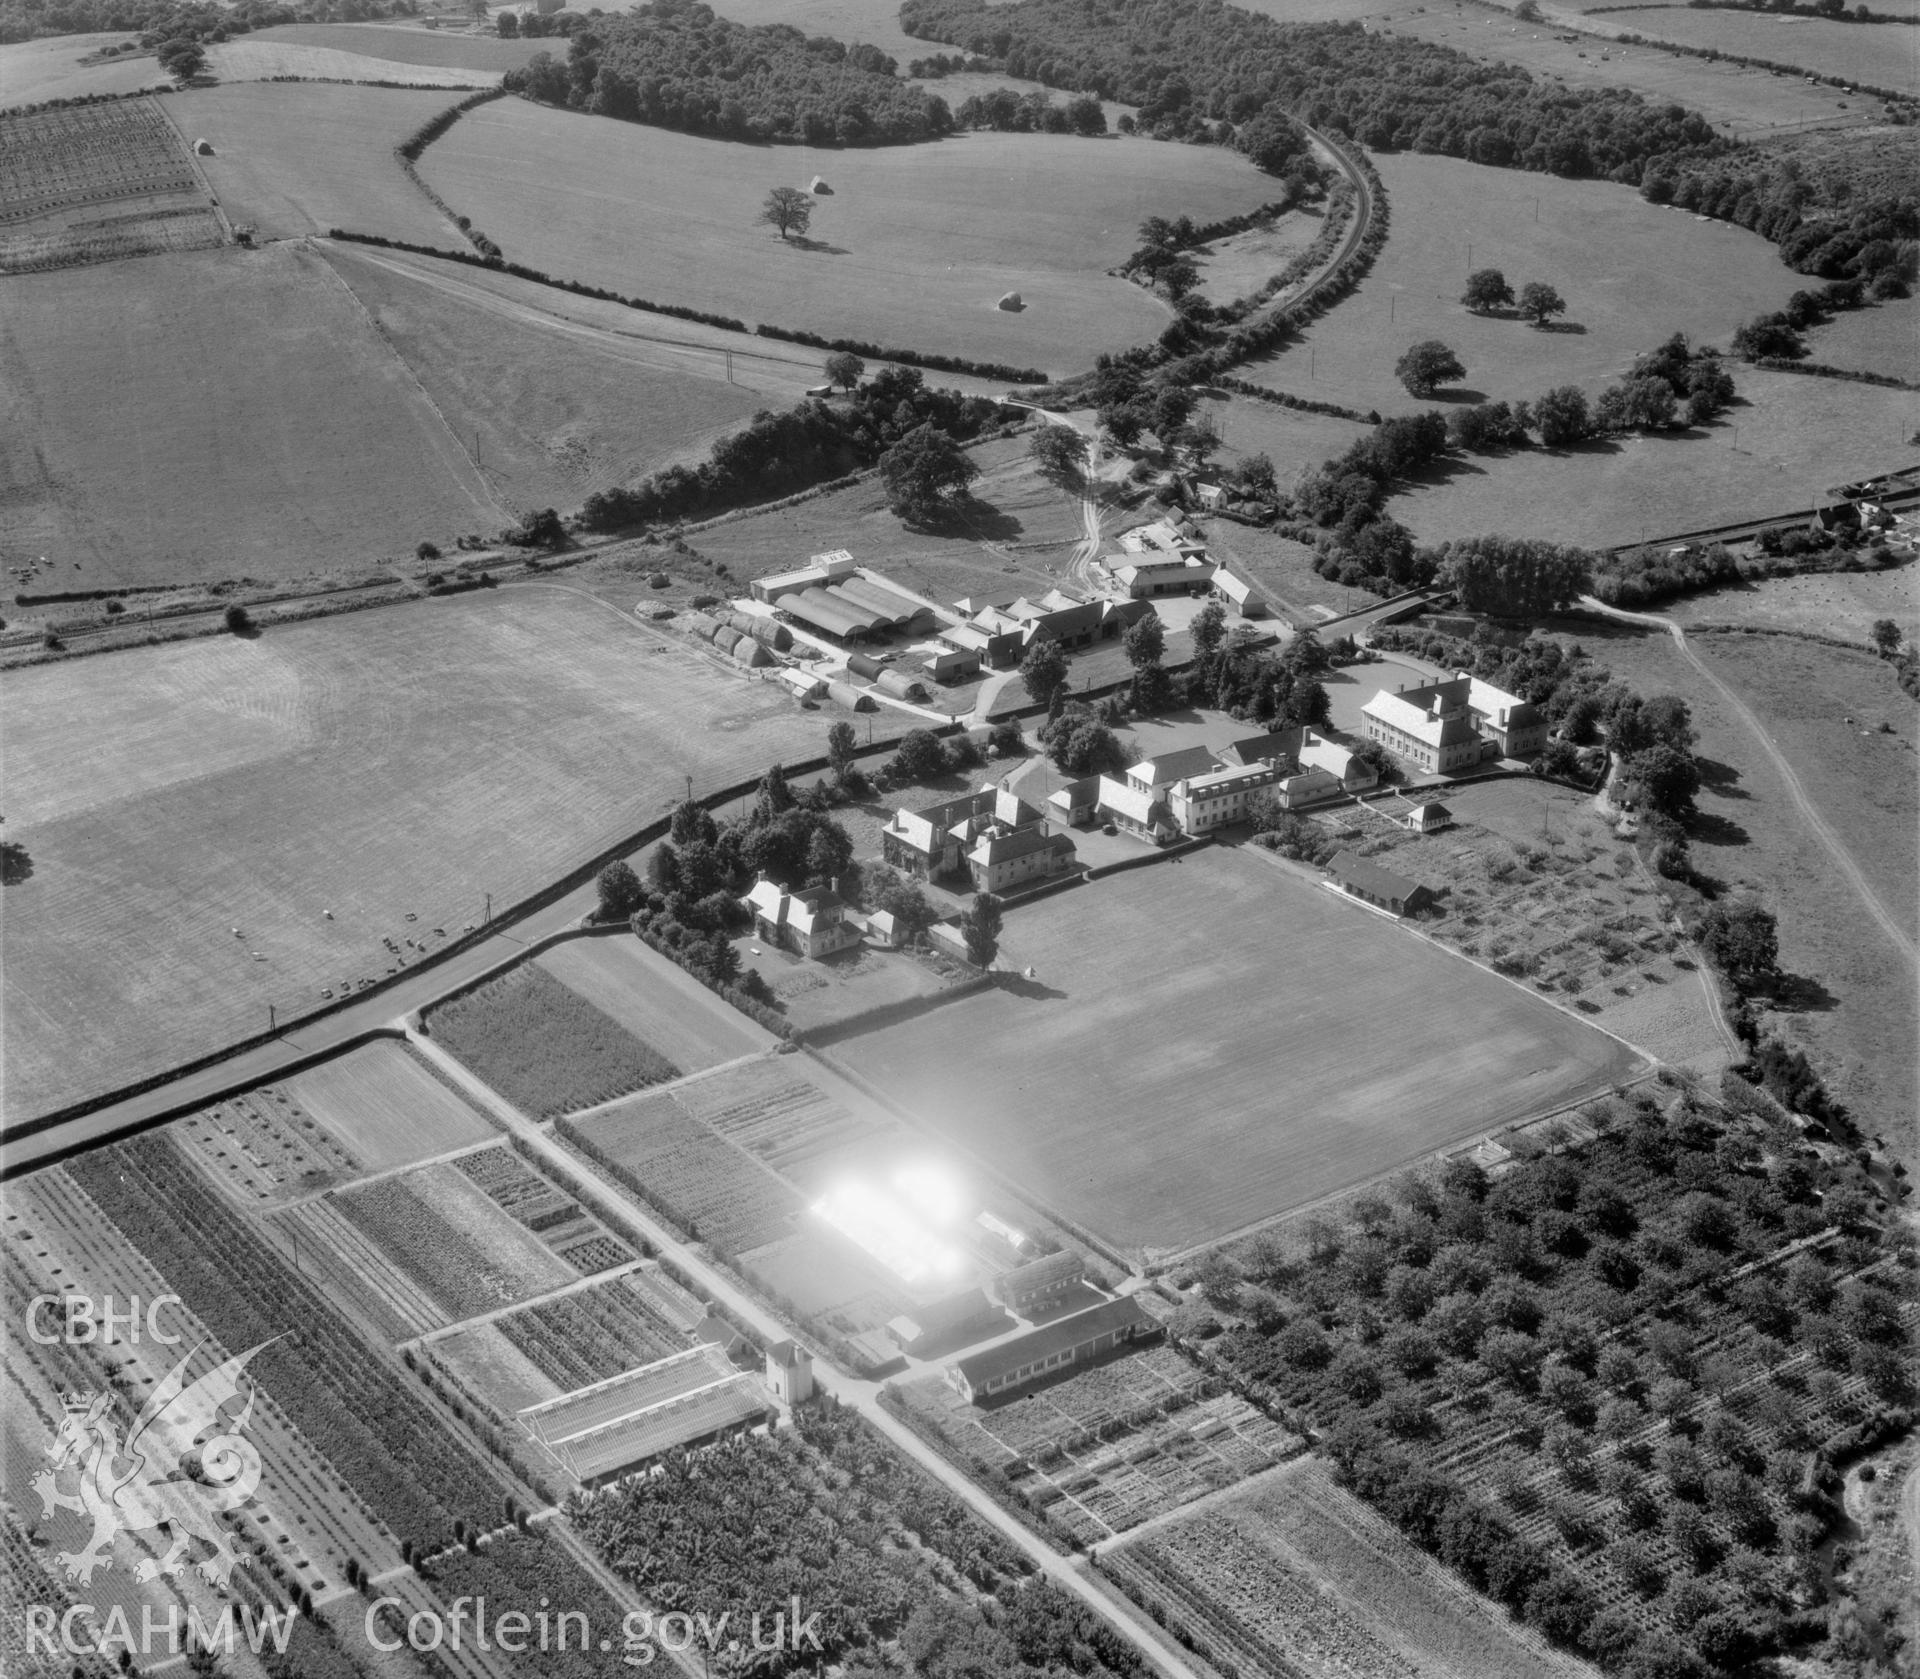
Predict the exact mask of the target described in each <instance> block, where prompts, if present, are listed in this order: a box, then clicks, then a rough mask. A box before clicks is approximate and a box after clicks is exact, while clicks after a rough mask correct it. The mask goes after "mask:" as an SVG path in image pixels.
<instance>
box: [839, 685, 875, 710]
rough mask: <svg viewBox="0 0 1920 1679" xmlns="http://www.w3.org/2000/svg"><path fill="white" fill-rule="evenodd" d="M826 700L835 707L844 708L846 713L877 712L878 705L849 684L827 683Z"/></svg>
mask: <svg viewBox="0 0 1920 1679" xmlns="http://www.w3.org/2000/svg"><path fill="white" fill-rule="evenodd" d="M827 698H828V699H830V700H832V701H833V703H834V704H835V705H838V706H845V707H846V709H847V710H848V711H878V710H879V709H880V707H879V705H878V704H877V703H876V702H875V700H874V697H873V696H872V695H871V694H869V693H865V692H863V691H862V690H861V689H859V688H856V687H854V686H853V684H852V683H850V682H829V683H828V684H827Z"/></svg>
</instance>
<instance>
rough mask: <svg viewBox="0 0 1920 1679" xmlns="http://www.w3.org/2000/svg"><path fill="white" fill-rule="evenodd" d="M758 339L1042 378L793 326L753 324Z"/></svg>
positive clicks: (1024, 370) (944, 368)
mask: <svg viewBox="0 0 1920 1679" xmlns="http://www.w3.org/2000/svg"><path fill="white" fill-rule="evenodd" d="M753 330H754V332H755V334H756V335H757V336H758V337H761V338H779V339H783V340H784V341H785V342H787V343H789V344H805V345H807V346H809V347H810V348H812V349H815V350H845V351H848V352H849V353H851V354H853V355H856V356H871V357H872V358H873V359H874V360H875V361H897V362H903V363H905V364H906V365H907V366H908V367H930V368H932V369H933V370H934V372H936V373H971V374H973V375H975V376H976V377H977V378H981V379H1004V380H1006V381H1007V382H1008V383H1010V384H1032V383H1037V382H1040V381H1043V380H1045V378H1046V374H1045V373H1044V372H1043V371H1042V370H1041V369H1039V368H1037V367H1013V366H1010V365H1009V364H1008V363H1006V362H1003V361H974V360H972V359H971V358H970V357H967V356H936V355H930V354H927V353H924V352H922V351H919V350H890V349H888V348H886V347H885V346H884V345H881V344H869V343H867V342H865V341H864V340H863V339H858V338H823V337H822V336H821V335H820V334H819V333H817V332H803V331H800V330H798V329H796V328H793V327H781V326H757V327H755V328H754V329H753Z"/></svg>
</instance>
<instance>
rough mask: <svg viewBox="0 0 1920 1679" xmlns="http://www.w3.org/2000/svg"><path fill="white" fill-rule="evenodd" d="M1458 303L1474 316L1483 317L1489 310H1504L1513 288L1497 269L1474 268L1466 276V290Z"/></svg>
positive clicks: (1511, 298) (1510, 300) (1509, 301)
mask: <svg viewBox="0 0 1920 1679" xmlns="http://www.w3.org/2000/svg"><path fill="white" fill-rule="evenodd" d="M1460 301H1461V302H1462V303H1464V304H1465V305H1466V306H1467V307H1468V308H1469V309H1471V310H1472V311H1473V312H1474V313H1475V314H1476V315H1484V314H1485V313H1486V312H1487V311H1488V310H1489V309H1504V308H1505V307H1506V306H1507V305H1508V304H1509V303H1511V302H1512V301H1513V287H1512V286H1510V285H1508V284H1507V277H1506V275H1504V274H1502V273H1501V272H1500V270H1499V269H1497V268H1476V269H1475V270H1474V271H1473V272H1472V273H1471V274H1469V275H1468V276H1467V289H1466V290H1465V291H1464V292H1462V293H1461V294H1460Z"/></svg>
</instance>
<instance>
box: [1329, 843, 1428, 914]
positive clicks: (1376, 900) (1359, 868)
mask: <svg viewBox="0 0 1920 1679" xmlns="http://www.w3.org/2000/svg"><path fill="white" fill-rule="evenodd" d="M1327 874H1328V876H1329V877H1330V878H1331V880H1332V882H1333V884H1334V885H1335V886H1337V887H1338V888H1339V889H1340V890H1341V891H1342V892H1344V893H1346V894H1347V896H1348V897H1350V898H1358V899H1359V900H1360V901H1361V902H1362V903H1363V904H1371V905H1372V906H1373V907H1374V908H1375V909H1383V910H1385V911H1386V912H1387V913H1388V914H1389V915H1412V914H1413V913H1414V912H1415V911H1417V910H1422V909H1425V908H1426V907H1427V906H1428V905H1429V904H1431V903H1432V902H1433V889H1432V888H1431V887H1427V886H1422V885H1421V884H1420V882H1419V881H1417V880H1409V879H1408V878H1407V877H1406V876H1405V875H1403V874H1395V873H1394V872H1393V870H1391V869H1383V868H1382V867H1381V866H1380V865H1379V864H1378V863H1376V862H1373V861H1372V860H1371V859H1369V858H1366V857H1362V856H1360V855H1359V853H1357V852H1353V851H1342V852H1340V853H1338V854H1337V855H1336V856H1335V857H1334V859H1333V861H1332V862H1331V863H1329V864H1328V865H1327Z"/></svg>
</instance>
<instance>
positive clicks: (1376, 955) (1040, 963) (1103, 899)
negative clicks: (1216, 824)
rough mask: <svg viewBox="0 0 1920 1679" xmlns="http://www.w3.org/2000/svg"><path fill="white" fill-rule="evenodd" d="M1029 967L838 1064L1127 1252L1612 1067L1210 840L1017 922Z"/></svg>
mask: <svg viewBox="0 0 1920 1679" xmlns="http://www.w3.org/2000/svg"><path fill="white" fill-rule="evenodd" d="M1003 946H1004V950H1005V958H1004V959H1005V961H1006V963H1007V965H1008V966H1010V967H1015V968H1024V967H1026V966H1028V965H1031V966H1033V967H1034V968H1035V970H1036V976H1037V977H1036V978H1034V979H1032V980H1020V979H1017V978H1011V979H1009V981H1008V982H1007V983H1006V984H1005V985H1003V986H1002V987H1000V988H998V989H996V990H993V991H990V992H985V993H981V994H978V995H976V996H973V997H968V998H964V999H962V1000H961V1001H959V1002H957V1003H952V1004H949V1005H948V1006H947V1007H945V1008H943V1009H940V1010H938V1011H936V1012H935V1013H933V1014H931V1015H926V1016H922V1017H921V1018H920V1019H918V1020H913V1021H909V1022H905V1023H903V1024H901V1025H898V1026H892V1027H888V1028H886V1029H885V1030H883V1031H879V1032H873V1033H869V1034H866V1035H863V1036H860V1037H856V1038H852V1039H849V1040H847V1041H846V1042H844V1043H842V1044H840V1045H838V1046H837V1047H836V1048H835V1050H834V1051H833V1054H834V1055H835V1056H836V1057H838V1058H840V1059H842V1060H844V1061H846V1062H847V1063H848V1064H849V1065H851V1066H852V1067H854V1068H856V1069H857V1070H858V1071H859V1072H861V1073H862V1074H863V1075H865V1076H866V1077H867V1078H869V1079H871V1080H872V1081H873V1082H874V1083H875V1084H877V1085H879V1086H880V1087H881V1088H882V1089H884V1090H886V1091H887V1092H888V1094H889V1095H891V1096H892V1097H893V1098H894V1099H895V1100H897V1101H898V1102H900V1103H901V1104H902V1105H903V1106H904V1107H905V1108H906V1110H907V1111H908V1112H909V1113H910V1114H911V1115H913V1117H914V1118H915V1119H916V1120H917V1121H918V1122H919V1123H921V1124H924V1125H927V1126H930V1127H933V1128H935V1129H937V1130H938V1131H940V1132H941V1133H942V1134H943V1135H945V1136H947V1137H949V1138H951V1139H952V1140H953V1141H955V1142H956V1143H959V1144H960V1145H962V1146H963V1147H965V1148H967V1149H968V1150H970V1151H971V1152H972V1153H973V1155H974V1156H975V1157H976V1158H978V1159H980V1160H983V1161H986V1162H988V1163H990V1164H991V1165H992V1166H993V1167H994V1168H995V1169H996V1170H998V1171H1000V1172H1002V1173H1004V1174H1005V1175H1007V1176H1008V1177H1010V1178H1011V1179H1013V1180H1014V1181H1015V1182H1017V1183H1018V1184H1020V1185H1021V1186H1022V1188H1024V1189H1025V1190H1026V1191H1027V1192H1028V1193H1029V1194H1031V1195H1033V1196H1035V1197H1036V1198H1038V1200H1040V1201H1041V1202H1042V1203H1043V1204H1045V1205H1047V1206H1049V1207H1052V1208H1054V1209H1057V1210H1058V1211H1059V1212H1061V1213H1063V1214H1065V1215H1066V1216H1067V1217H1069V1218H1071V1219H1074V1220H1076V1221H1078V1222H1080V1223H1082V1224H1085V1225H1088V1226H1090V1227H1092V1228H1093V1229H1094V1230H1097V1231H1099V1232H1101V1233H1102V1234H1104V1235H1105V1236H1106V1237H1107V1238H1108V1239H1109V1240H1111V1241H1113V1242H1115V1243H1117V1244H1119V1245H1121V1246H1123V1247H1126V1248H1129V1249H1134V1250H1139V1249H1160V1250H1177V1249H1180V1248H1184V1247H1187V1246H1191V1245H1193V1244H1197V1243H1200V1242H1204V1241H1209V1240H1213V1239H1217V1238H1219V1237H1220V1236H1223V1235H1225V1234H1226V1233H1227V1232H1229V1231H1231V1230H1235V1229H1238V1228H1241V1227H1242V1226H1245V1225H1248V1224H1252V1223H1255V1222H1257V1221H1258V1220H1261V1219H1264V1218H1268V1217H1271V1216H1273V1215H1274V1214H1277V1213H1281V1212H1284V1211H1286V1210H1287V1209H1288V1208H1290V1207H1297V1206H1299V1205H1301V1204H1302V1203H1304V1202H1307V1201H1311V1200H1314V1199H1316V1198H1317V1197H1319V1196H1322V1195H1327V1194H1331V1193H1332V1192H1334V1191H1335V1190H1338V1189H1340V1188H1343V1187H1345V1186H1346V1185H1348V1184H1351V1183H1355V1182H1358V1181H1359V1180H1361V1179H1363V1178H1366V1177H1369V1176H1372V1175H1373V1174H1375V1173H1378V1172H1383V1171H1386V1170H1387V1169H1389V1168H1390V1167H1392V1166H1394V1165H1396V1164H1398V1163H1400V1162H1401V1161H1404V1160H1407V1159H1409V1158H1412V1157H1414V1156H1417V1155H1422V1154H1426V1153H1429V1152H1431V1151H1433V1150H1435V1149H1438V1148H1440V1147H1442V1146H1444V1145H1445V1144H1447V1143H1449V1142H1451V1141H1454V1140H1456V1139H1458V1138H1461V1137H1465V1136H1470V1135H1472V1134H1474V1133H1476V1132H1479V1131H1484V1130H1490V1129H1492V1128H1494V1127H1495V1126H1498V1125H1500V1124H1503V1123H1506V1122H1510V1121H1512V1120H1515V1119H1518V1118H1520V1117H1522V1116H1523V1115H1525V1114H1529V1113H1534V1112H1539V1111H1542V1110H1544V1109H1547V1108H1550V1107H1554V1106H1557V1105H1559V1104H1562V1103H1567V1102H1571V1101H1574V1100H1577V1099H1578V1098H1579V1097H1580V1096H1582V1095H1584V1094H1586V1093H1588V1092H1590V1091H1592V1090H1594V1089H1596V1088H1599V1087H1601V1086H1603V1085H1605V1084H1607V1083H1608V1082H1610V1081H1611V1080H1613V1079H1615V1078H1618V1077H1621V1076H1624V1075H1626V1074H1628V1073H1629V1072H1630V1071H1632V1070H1633V1069H1634V1067H1635V1066H1636V1065H1637V1058H1636V1057H1635V1056H1634V1055H1633V1054H1632V1053H1631V1052H1630V1051H1629V1050H1627V1049H1626V1048H1625V1046H1624V1045H1622V1044H1620V1043H1618V1042H1616V1041H1615V1040H1614V1039H1612V1038H1609V1037H1607V1036H1605V1035H1604V1034H1603V1033H1600V1032H1597V1031H1595V1030H1594V1029H1593V1028H1591V1027H1588V1026H1585V1025H1582V1024H1581V1023H1580V1022H1579V1021H1578V1020H1577V1019H1574V1018H1570V1017H1569V1016H1567V1015H1565V1014H1562V1013H1561V1012H1560V1011H1558V1010H1556V1009H1553V1008H1550V1007H1549V1006H1547V1005H1546V1004H1544V1003H1541V1002H1539V1001H1536V1000H1535V999H1534V998H1532V997H1530V996H1528V995H1526V994H1525V993H1523V992H1521V991H1519V990H1518V989H1516V988H1515V987H1514V986H1511V985H1509V984H1507V983H1506V982H1505V981H1503V980H1500V979H1497V978H1495V977H1494V976H1492V975H1490V974H1487V973H1484V972H1482V971H1480V970H1478V969H1475V968H1472V967H1470V966H1468V965H1467V964H1465V963H1462V962H1461V961H1459V960H1458V959H1457V958H1455V957H1453V956H1450V955H1448V954H1446V953H1445V952H1443V951H1440V950H1438V949H1435V948H1434V947H1433V946H1431V945H1428V944H1426V943H1424V942H1422V941H1421V940H1419V939H1417V938H1415V937H1413V936H1412V935H1411V934H1409V933H1407V932H1406V931H1404V930H1402V929H1400V928H1398V927H1395V926H1392V925H1390V924H1388V923H1387V922H1385V921H1382V920H1381V919H1379V918H1378V917H1376V916H1374V915H1372V914H1371V913H1369V912H1368V911H1366V910H1365V909H1363V908H1360V907H1359V906H1357V905H1354V904H1352V903H1350V902H1343V901H1340V900H1337V899H1335V898H1334V896H1333V895H1332V894H1331V893H1330V892H1329V891H1327V890H1326V889H1325V888H1324V887H1322V886H1321V885H1319V884H1318V883H1317V882H1314V881H1310V880H1307V879H1305V878H1303V877H1302V876H1301V875H1300V874H1298V873H1296V872H1294V871H1292V870H1290V869H1286V868H1283V867H1280V866H1277V865H1272V864H1270V863H1269V862H1268V861H1267V860H1265V859H1262V858H1259V857H1255V856H1253V855H1251V854H1245V853H1238V852H1229V851H1209V852H1201V853H1197V854H1195V855H1193V856H1192V857H1189V858H1185V859H1182V860H1181V861H1180V862H1179V863H1177V864H1162V865H1160V866H1158V867H1155V868H1152V869H1147V870H1142V871H1140V872H1137V873H1132V874H1126V875H1120V876H1116V877H1114V878H1113V879H1111V880H1107V881H1102V882H1099V883H1098V884H1096V885H1094V886H1091V887H1086V888H1082V889H1081V890H1079V891H1076V892H1068V893H1064V894H1062V895H1060V896H1059V897H1055V898H1052V899H1048V900H1046V901H1044V902H1042V903H1039V904H1034V905H1031V906H1028V907H1025V908H1021V909H1016V910H1015V911H1014V912H1013V913H1012V915H1011V916H1010V917H1009V918H1008V925H1007V931H1006V934H1005V936H1004V939H1003Z"/></svg>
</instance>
